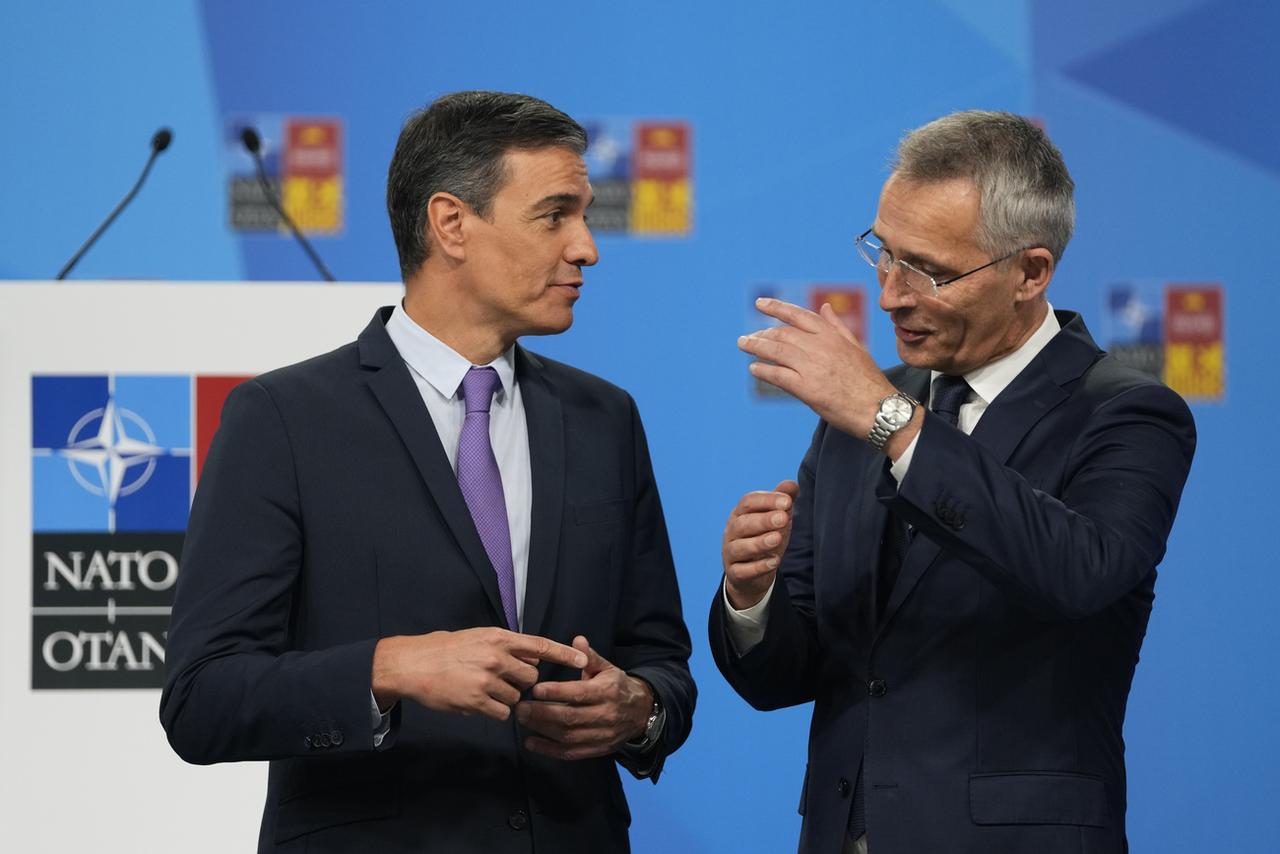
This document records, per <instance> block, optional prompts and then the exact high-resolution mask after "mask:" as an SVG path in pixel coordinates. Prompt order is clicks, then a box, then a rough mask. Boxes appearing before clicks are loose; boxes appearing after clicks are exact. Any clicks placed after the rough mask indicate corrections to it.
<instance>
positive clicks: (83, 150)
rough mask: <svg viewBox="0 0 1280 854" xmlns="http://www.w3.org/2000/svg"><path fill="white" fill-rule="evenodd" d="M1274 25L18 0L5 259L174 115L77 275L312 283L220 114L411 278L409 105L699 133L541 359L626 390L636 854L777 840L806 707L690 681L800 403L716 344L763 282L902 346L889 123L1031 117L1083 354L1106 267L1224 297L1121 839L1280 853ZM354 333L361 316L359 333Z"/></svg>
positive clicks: (904, 9) (1220, 14) (359, 257)
mask: <svg viewBox="0 0 1280 854" xmlns="http://www.w3.org/2000/svg"><path fill="white" fill-rule="evenodd" d="M1277 36H1280V6H1277V5H1275V4H1271V3H1267V2H1264V0H1129V2H1125V3H1116V2H1114V0H1110V2H1104V0H1086V1H1085V2H1076V3H1052V2H1033V0H990V2H966V0H932V2H925V0H900V1H899V2H896V3H886V4H865V3H848V2H831V3H801V4H788V5H785V6H784V5H782V4H778V3H776V2H769V3H751V2H738V3H734V4H696V3H689V2H687V0H686V2H667V0H657V2H653V1H652V0H651V2H646V3H643V4H611V3H610V4H605V3H601V4H551V5H547V4H510V6H508V5H507V4H486V3H472V4H465V3H463V4H459V3H448V4H445V3H428V2H411V1H410V0H384V2H377V3H341V2H301V0H289V2H285V0H281V1H280V2H273V3H261V2H249V0H210V2H207V3H200V2H196V0H180V2H177V1H175V0H164V2H161V0H153V2H127V3H126V2H119V0H116V1H115V2H100V3H92V4H89V3H71V2H61V1H60V0H51V2H47V3H33V2H10V3H7V4H5V5H4V7H3V9H0V79H3V81H4V82H3V83H0V115H3V116H4V117H5V118H4V121H5V127H6V132H5V133H3V134H0V153H2V154H3V156H0V188H3V189H0V278H16V279H28V278H44V277H48V276H51V275H52V274H53V273H55V272H56V271H57V270H58V268H59V267H60V266H61V264H62V262H63V261H64V260H65V259H66V258H67V257H68V256H69V255H70V254H71V253H72V252H73V251H74V250H75V248H76V247H77V246H78V245H79V242H80V241H81V240H82V239H83V237H84V236H85V235H86V234H88V233H89V232H90V231H91V230H92V229H93V227H94V226H95V225H96V224H97V222H98V221H99V220H100V218H101V217H102V216H103V215H104V214H105V212H106V211H107V210H108V209H109V208H110V207H111V205H113V204H114V203H115V202H116V201H117V199H118V198H119V197H120V195H122V194H123V192H124V191H125V190H126V189H127V188H128V186H129V182H130V181H131V180H132V179H133V175H134V172H133V170H134V169H135V168H137V167H140V166H141V164H142V161H143V160H144V158H145V156H146V153H147V148H146V145H147V140H148V139H149V137H150V134H151V133H152V132H153V131H154V130H155V129H156V128H157V127H159V126H161V125H169V126H171V127H173V129H174V131H175V141H174V144H173V147H172V148H171V150H170V151H168V152H167V153H166V154H165V155H164V156H163V159H161V160H160V161H159V162H158V163H157V165H156V168H155V171H154V172H153V174H152V176H151V179H150V183H149V185H148V186H147V187H146V189H145V191H144V193H143V194H142V196H141V197H140V198H139V199H138V201H137V203H136V204H135V206H134V207H132V208H131V209H130V210H129V211H128V212H126V213H125V215H124V216H123V217H122V218H121V220H120V221H119V222H118V223H117V224H116V226H115V228H114V229H113V230H112V232H110V233H109V234H108V235H107V237H106V238H105V239H104V241H103V242H102V243H101V244H100V245H99V246H97V247H96V248H95V249H93V250H92V251H91V252H90V254H89V255H88V256H87V257H86V258H85V259H84V261H83V262H82V263H81V265H80V267H79V268H78V269H77V271H76V273H75V276H76V277H79V278H113V277H127V278H164V279H228V280H239V279H254V280H259V279H260V280H267V279H312V278H314V277H315V276H314V273H313V271H312V269H311V268H310V267H309V265H308V264H307V263H306V259H305V258H304V257H303V256H302V254H301V252H300V251H299V250H298V248H297V247H296V246H295V245H294V244H292V243H291V242H289V241H287V240H285V239H282V238H281V237H279V236H277V235H272V234H268V235H240V234H237V233H235V232H233V231H231V229H230V228H229V227H228V225H227V222H228V202H227V192H228V191H227V166H226V164H227V159H228V158H227V154H226V151H225V148H226V144H225V142H224V137H225V123H226V121H227V120H228V117H230V116H235V115H317V116H331V117H335V118H337V119H339V120H340V121H341V122H342V125H343V132H344V141H343V147H344V152H343V158H342V173H343V179H344V188H345V200H344V203H345V209H344V214H343V219H344V227H343V230H342V232H341V233H340V234H339V235H337V236H332V237H317V238H316V239H315V241H314V242H315V244H316V246H317V248H318V250H319V251H320V253H321V254H322V255H323V256H324V258H325V259H326V261H327V262H328V264H329V266H330V267H331V269H333V270H334V272H335V273H336V274H337V276H338V277H339V278H342V279H347V280H359V281H369V280H392V279H396V278H397V277H398V271H397V265H396V256H395V251H394V247H393V244H392V241H391V237H390V233H389V229H388V227H387V224H386V217H385V213H384V209H383V191H384V183H383V182H384V179H385V173H386V166H387V162H388V160H389V158H390V155H391V151H392V148H393V146H394V142H395V138H396V134H397V132H398V129H399V126H400V124H401V122H402V121H403V119H404V118H405V117H406V115H407V114H408V113H409V111H411V110H412V109H414V108H416V107H419V106H421V105H423V104H424V103H426V102H427V101H429V100H430V99H432V98H433V97H435V96H437V95H439V94H442V93H444V92H448V91H451V90H455V89H462V88H494V89H509V90H519V91H526V92H530V93H532V94H536V95H538V96H540V97H543V98H546V99H547V100H549V101H551V102H552V103H554V104H556V105H557V106H559V107H561V108H563V109H565V110H566V111H567V112H569V113H570V114H572V115H574V116H575V117H577V118H579V119H581V120H584V121H585V120H588V119H593V118H599V117H632V118H636V119H644V118H662V119H678V120H683V121H686V122H688V123H689V126H690V128H691V133H692V141H693V149H692V151H693V167H692V177H693V187H694V214H693V230H692V233H691V234H690V235H689V236H687V237H684V238H664V239H640V238H637V237H635V236H627V235H601V236H600V239H599V244H600V253H601V262H600V264H599V265H598V266H597V267H596V268H594V269H592V270H590V271H588V275H587V287H586V289H585V291H584V298H583V299H582V301H581V302H580V303H579V307H578V312H577V322H576V324H575V326H574V328H573V329H572V330H571V331H570V332H569V333H568V334H566V335H564V336H561V337H559V338H555V339H548V340H542V341H535V342H530V343H532V346H533V347H534V349H538V350H541V351H543V352H546V353H547V354H549V355H552V356H555V357H557V358H562V359H566V360H568V361H571V362H573V363H575V364H578V365H580V366H582V367H585V368H587V369H589V370H592V371H594V372H596V373H599V374H601V375H603V376H605V377H608V378H610V379H612V380H614V381H616V382H618V383H620V384H622V385H623V386H625V387H627V388H628V389H630V390H631V391H632V392H633V393H634V395H635V397H636V398H637V400H638V401H639V403H640V406H641V410H642V412H643V414H644V416H645V421H646V425H647V427H648V431H649V437H650V441H651V444H652V449H653V456H654V460H655V465H656V467H657V473H658V477H659V482H660V485H661V486H662V489H663V497H664V502H665V505H666V510H667V518H668V522H669V525H670V528H671V533H672V538H673V545H674V548H675V551H676V558H677V562H678V566H679V570H680V578H681V584H682V586H683V592H684V597H685V606H686V609H687V618H688V621H689V623H690V625H691V628H692V630H693V633H694V638H695V654H694V659H693V667H694V672H695V676H696V677H697V678H698V680H699V684H700V686H701V691H702V698H701V703H700V706H699V710H698V715H697V718H696V720H695V727H694V732H693V735H692V737H691V739H690V741H689V743H688V745H687V746H686V747H685V748H684V749H683V750H682V751H681V752H680V753H679V754H677V755H676V756H675V757H674V758H673V760H672V761H671V762H670V764H669V765H668V766H667V769H668V770H667V772H666V776H665V777H664V779H663V781H662V784H661V785H659V786H657V787H650V786H648V785H647V784H643V785H630V786H629V794H630V797H631V800H632V804H633V808H634V812H635V816H636V821H635V825H634V829H633V839H634V840H635V843H636V848H637V850H638V851H640V852H647V851H688V852H703V851H706V852H710V851H722V850H738V851H759V852H777V851H785V850H789V849H791V848H792V847H793V846H794V843H795V839H796V836H797V832H798V818H797V816H796V813H795V805H796V802H797V800H798V797H799V787H800V779H801V775H802V773H803V768H804V760H803V756H804V744H805V730H806V725H807V721H808V709H807V708H801V709H794V710H789V711H785V712H779V713H773V714H770V715H761V714H758V713H755V712H753V711H751V710H750V709H748V708H747V707H746V705H745V704H744V703H743V702H741V701H740V700H738V699H737V698H736V696H735V695H733V694H732V692H730V691H729V690H728V688H727V687H726V686H725V685H724V684H723V682H722V681H721V679H720V678H719V675H718V674H717V673H716V672H715V669H714V667H713V665H712V663H711V660H710V656H709V654H708V651H707V646H706V638H705V628H704V627H705V613H706V608H707V604H708V602H709V600H710V597H711V595H712V593H713V591H714V589H715V586H716V583H717V580H718V578H719V571H720V570H719V559H718V550H719V539H720V532H721V530H722V528H723V524H724V517H725V514H726V513H727V511H728V510H729V508H730V507H731V506H732V504H733V502H734V501H735V500H736V498H737V497H738V496H739V495H740V493H741V492H743V491H745V490H747V489H751V488H768V487H771V486H772V485H773V484H775V483H776V482H777V481H778V480H780V479H781V478H783V477H790V476H793V475H794V472H795V468H796V465H797V463H798V461H799V458H800V455H801V454H802V452H803V449H804V447H805V445H806V443H807V440H808V437H809V434H810V431H811V429H812V425H813V422H814V417H813V416H812V415H811V414H810V413H809V412H808V411H807V410H806V409H804V408H803V407H801V406H799V405H797V404H795V403H793V402H786V401H777V400H760V399H758V398H757V397H755V396H754V395H753V392H752V390H751V387H750V384H749V382H748V378H747V375H746V372H745V369H744V368H745V359H744V358H743V357H742V356H740V354H738V353H737V351H736V348H735V346H734V341H735V339H736V337H737V336H738V335H739V334H741V333H742V332H744V331H747V330H748V329H749V328H751V327H750V325H749V323H750V321H749V319H748V305H749V301H750V298H751V296H752V295H753V294H754V293H755V292H756V291H757V290H758V289H760V288H761V287H764V286H768V285H769V284H770V283H777V282H797V281H798V282H841V283H855V284H856V283H861V284H862V285H863V286H866V285H868V284H871V285H872V289H871V290H868V291H867V294H866V296H867V305H868V306H869V310H870V312H872V314H873V315H874V316H869V317H868V324H867V327H868V343H869V346H870V347H871V350H872V352H873V353H874V354H875V355H876V357H877V358H878V359H879V361H880V362H881V363H882V364H886V365H887V364H890V363H892V362H893V361H894V355H893V342H892V334H891V331H890V329H889V325H888V323H887V322H886V321H885V319H884V318H883V317H881V316H880V314H879V312H878V311H876V310H875V308H874V301H875V293H874V289H873V287H874V286H873V283H872V282H870V280H869V277H868V276H867V275H866V273H867V272H869V271H867V270H866V268H865V267H863V266H862V265H861V262H860V261H859V260H858V259H857V258H856V256H855V254H854V251H853V245H852V238H853V236H854V235H855V234H857V233H859V232H861V231H862V230H863V229H864V228H866V226H867V225H868V224H869V223H870V221H871V219H872V217H873V215H874V210H875V204H876V198H877V194H878V190H879V186H880V184H881V182H882V181H883V180H884V177H885V163H886V161H887V159H888V157H889V155H890V153H891V151H892V149H893V147H894V145H895V143H896V141H897V139H898V138H899V137H900V135H901V134H902V133H903V131H904V130H906V129H908V128H911V127H914V126H916V125H919V124H921V123H923V122H924V121H927V120H928V119H930V118H933V117H935V116H938V115H940V114H942V113H945V112H949V111H951V110H955V109H964V108H971V107H982V108H992V109H1004V110H1010V111H1014V112H1018V113H1022V114H1025V115H1028V116H1032V117H1035V118H1036V119H1037V120H1039V121H1041V122H1042V123H1043V124H1044V126H1045V127H1046V129H1047V130H1048V132H1049V133H1050V135H1051V136H1052V137H1053V138H1054V139H1055V141H1056V142H1057V143H1058V145H1059V146H1060V147H1061V148H1062V150H1063V153H1064V155H1065V157H1066V160H1067V163H1068V166H1069V167H1070V169H1071V171H1072V173H1073V174H1074V177H1075V179H1076V182H1077V186H1078V192H1077V201H1078V207H1079V216H1078V229H1077V236H1076V238H1075V240H1074V242H1073V243H1072V244H1071V246H1070V248H1069V249H1068V251H1067V254H1066V257H1065V259H1064V262H1063V264H1062V266H1061V267H1060V269H1059V272H1058V275H1057V277H1056V278H1055V280H1054V282H1053V285H1052V287H1051V289H1050V299H1051V300H1052V301H1053V303H1054V304H1055V305H1056V306H1057V307H1059V308H1072V309H1076V310H1079V311H1081V312H1082V313H1083V314H1084V316H1085V318H1086V320H1087V322H1088V323H1089V324H1090V326H1091V327H1092V329H1093V331H1094V333H1095V335H1096V336H1097V337H1099V340H1100V342H1102V343H1105V340H1104V336H1103V333H1104V330H1105V329H1106V328H1107V326H1108V322H1109V321H1110V318H1109V317H1108V316H1107V295H1108V289H1109V288H1110V287H1111V286H1112V285H1113V284H1115V283H1118V282H1130V281H1132V282H1146V283H1152V282H1154V283H1156V286H1157V287H1160V286H1163V284H1164V283H1170V282H1175V283H1176V282H1192V283H1205V282H1207V283H1219V284H1221V286H1222V289H1223V292H1224V294H1225V307H1226V308H1225V312H1226V317H1225V338H1224V347H1225V358H1226V366H1227V373H1226V390H1225V395H1224V396H1223V398H1222V399H1221V400H1219V401H1216V402H1208V403H1196V404H1195V406H1194V409H1195V415H1196V419H1197V423H1198V426H1199V430H1200V447H1199V452H1198V455H1197V458H1196V463H1195V467H1194V469H1193V471H1192V475H1191V479H1190V481H1189V483H1188V485H1187V490H1186V494H1185V496H1184V499H1183V504H1182V509H1181V512H1180V514H1179V519H1178V524H1177V526H1176V528H1175V531H1174V534H1173V537H1172V540H1171V541H1170V544H1169V553H1168V557H1167V558H1166V560H1165V562H1164V565H1163V567H1162V570H1161V578H1160V582H1159V584H1158V585H1157V600H1156V606H1155V611H1154V615H1153V618H1152V621H1151V626H1150V630H1149V634H1148V639H1147V643H1146V646H1145V648H1144V651H1143V652H1144V654H1143V660H1142V662H1141V664H1140V666H1139V668H1138V674H1137V679H1136V682H1135V685H1134V689H1133V694H1132V698H1131V702H1130V708H1129V715H1128V723H1127V727H1126V735H1127V740H1128V761H1129V772H1130V782H1129V793H1130V812H1129V829H1130V838H1131V842H1132V845H1133V848H1134V850H1136V851H1164V852H1183V851H1185V852H1200V851H1236V852H1262V851H1267V850H1274V845H1275V831H1274V827H1273V825H1274V820H1273V819H1272V818H1269V816H1271V815H1273V813H1274V809H1275V805H1276V803H1277V802H1278V796H1280V749H1278V748H1280V736H1278V735H1277V727H1276V726H1275V724H1274V721H1275V718H1276V716H1277V713H1278V712H1280V690H1278V689H1277V679H1276V677H1275V671H1276V667H1275V665H1274V663H1273V655H1274V652H1275V650H1276V649H1277V647H1278V644H1277V641H1278V640H1280V637H1278V634H1280V632H1278V631H1277V629H1276V621H1275V620H1274V619H1273V615H1272V613H1271V612H1272V609H1273V608H1274V607H1275V603H1276V602H1277V600H1278V598H1280V597H1278V596H1277V594H1278V593H1280V578H1278V576H1277V573H1276V572H1275V571H1274V569H1273V567H1272V565H1271V560H1270V557H1271V555H1270V553H1269V552H1267V551H1264V546H1263V542H1264V537H1263V535H1262V532H1264V531H1265V530H1266V527H1267V526H1269V525H1270V524H1274V521H1273V517H1274V514H1275V508H1276V506H1277V502H1276V500H1275V498H1274V494H1273V493H1274V489H1275V484H1276V483H1277V480H1278V475H1280V472H1278V471H1277V460H1276V455H1275V453H1274V452H1273V451H1272V450H1271V449H1270V445H1271V440H1267V439H1266V435H1267V433H1268V432H1270V429H1271V428H1268V427H1267V426H1266V425H1267V424H1268V423H1271V422H1270V418H1272V417H1275V414H1276V409H1275V407H1274V405H1271V404H1269V402H1268V400H1269V398H1270V397H1271V396H1272V394H1273V393H1274V392H1275V390H1276V385H1277V384H1276V381H1275V379H1274V371H1273V370H1271V367H1270V365H1269V364H1268V363H1267V361H1266V359H1265V358H1262V357H1261V354H1263V353H1265V352H1267V351H1266V350H1265V347H1266V346H1268V345H1267V343H1266V342H1267V341H1268V340H1270V339H1268V338H1266V335H1267V334H1268V333H1267V332H1266V330H1267V329H1269V328H1270V327H1271V324H1272V322H1273V319H1274V318H1275V317H1277V296H1276V294H1277V286H1276V281H1275V278H1276V277H1275V265H1274V263H1272V259H1271V258H1270V254H1269V251H1268V250H1266V249H1265V247H1266V246H1268V245H1271V244H1272V243H1274V237H1273V232H1274V230H1275V228H1276V225H1277V223H1280V147H1277V145H1276V139H1277V138H1278V137H1280V86H1278V85H1277V81H1278V80H1280V76H1278V72H1280V59H1277V52H1276V51H1275V49H1274V43H1275V40H1276V37H1277ZM300 308H301V309H302V314H300V317H305V306H303V307H300ZM366 321H367V318H364V317H353V318H352V319H351V332H352V335H353V336H354V335H355V334H356V332H358V330H359V329H360V328H361V327H362V326H363V324H364V323H365V322H366ZM157 737H159V732H158V730H157ZM726 840H733V841H732V842H729V841H726Z"/></svg>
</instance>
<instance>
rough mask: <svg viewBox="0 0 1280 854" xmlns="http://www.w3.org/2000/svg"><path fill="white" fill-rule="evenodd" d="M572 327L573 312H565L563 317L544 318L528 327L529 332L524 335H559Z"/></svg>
mask: <svg viewBox="0 0 1280 854" xmlns="http://www.w3.org/2000/svg"><path fill="white" fill-rule="evenodd" d="M570 326H573V311H572V310H569V311H566V312H565V313H564V314H563V315H556V316H553V317H544V318H541V319H540V320H539V322H537V323H532V324H530V325H529V331H528V332H526V333H525V335H559V334H560V333H561V332H565V331H567V330H568V329H569V327H570Z"/></svg>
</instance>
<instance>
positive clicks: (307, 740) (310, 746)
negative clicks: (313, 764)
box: [302, 735, 315, 750]
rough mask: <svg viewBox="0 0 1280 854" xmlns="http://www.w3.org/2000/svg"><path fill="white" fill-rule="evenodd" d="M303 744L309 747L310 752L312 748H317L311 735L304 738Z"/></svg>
mask: <svg viewBox="0 0 1280 854" xmlns="http://www.w3.org/2000/svg"><path fill="white" fill-rule="evenodd" d="M302 743H303V744H305V745H306V746H307V750H310V749H311V748H313V747H315V745H314V744H312V743H311V736H309V735H304V736H303V737H302Z"/></svg>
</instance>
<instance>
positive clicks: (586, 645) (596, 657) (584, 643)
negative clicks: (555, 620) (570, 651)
mask: <svg viewBox="0 0 1280 854" xmlns="http://www.w3.org/2000/svg"><path fill="white" fill-rule="evenodd" d="M573 648H574V649H576V650H578V651H580V652H585V653H586V654H587V666H586V667H584V668H582V678H583V679H590V678H591V677H592V676H595V675H596V674H597V673H601V672H603V671H605V670H608V669H609V668H610V667H612V666H613V665H612V664H610V663H609V662H608V661H606V660H605V658H604V656H603V655H601V654H600V653H598V652H596V651H595V650H594V649H592V647H591V642H590V641H588V640H587V638H586V635H578V636H577V637H575V638H574V639H573Z"/></svg>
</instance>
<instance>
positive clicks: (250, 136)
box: [240, 127, 333, 282]
mask: <svg viewBox="0 0 1280 854" xmlns="http://www.w3.org/2000/svg"><path fill="white" fill-rule="evenodd" d="M240 142H242V143H243V144H244V147H245V150H246V151H248V152H249V154H250V156H252V157H253V165H254V166H255V167H257V170H258V183H259V184H261V185H262V192H263V193H264V194H265V195H266V197H267V201H268V202H270V203H271V207H273V208H275V211H276V213H278V214H280V219H282V220H284V224H285V225H287V226H289V230H290V231H291V232H293V236H294V239H296V240H297V241H298V243H300V244H301V245H302V248H303V249H304V250H306V253H307V257H309V258H310V259H311V263H312V264H315V265H316V269H317V270H319V271H320V275H321V277H323V278H324V280H325V281H327V282H332V281H333V273H330V272H329V268H328V267H326V266H325V265H324V262H323V261H321V260H320V256H319V255H317V254H316V251H315V250H314V249H312V248H311V244H310V243H308V242H307V238H305V237H303V236H302V232H301V231H299V230H298V226H296V225H294V223H293V220H292V219H291V218H290V217H289V215H288V214H287V213H285V212H284V206H283V205H281V204H280V200H279V199H277V198H276V194H275V193H273V192H272V191H271V183H270V182H269V181H268V180H267V170H266V168H265V167H263V165H262V153H261V150H262V138H261V137H259V136H258V132H257V131H256V130H254V129H253V128H251V127H245V128H241V130H240Z"/></svg>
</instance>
